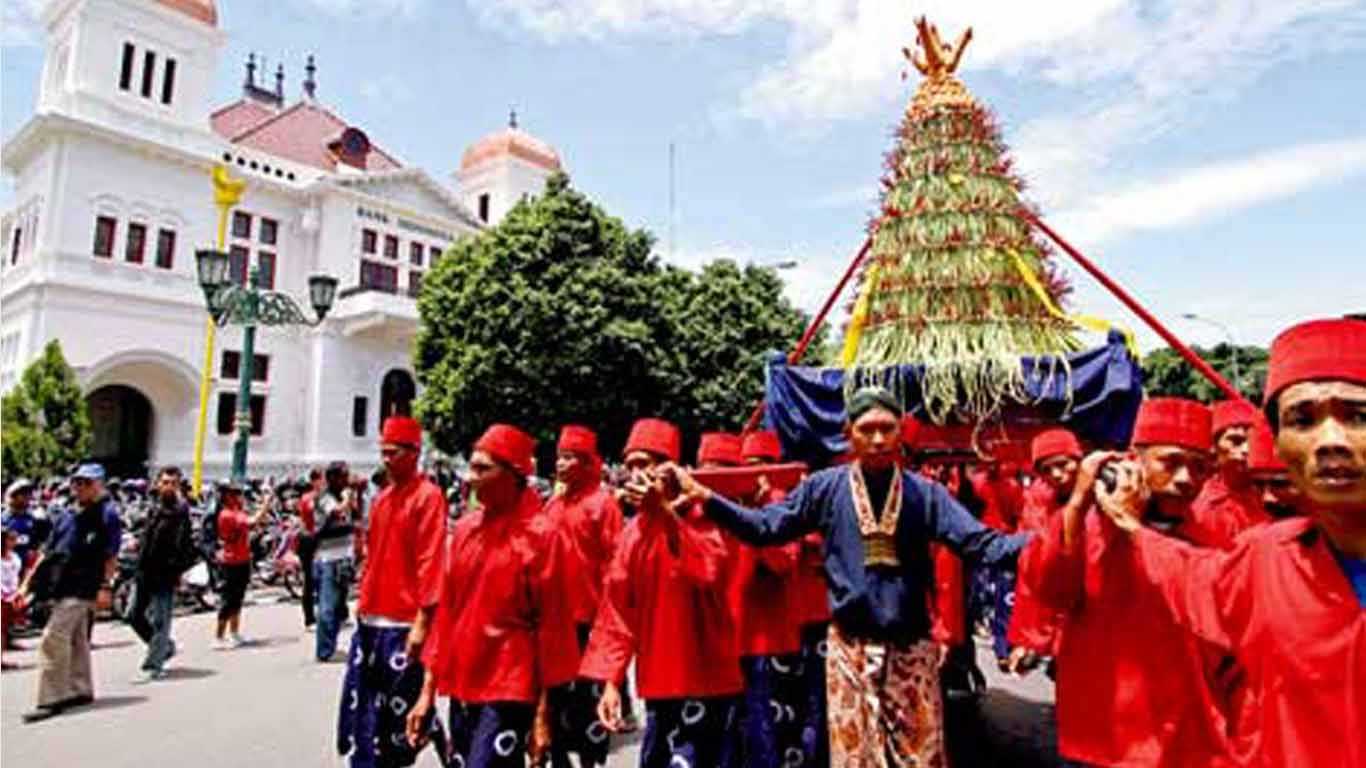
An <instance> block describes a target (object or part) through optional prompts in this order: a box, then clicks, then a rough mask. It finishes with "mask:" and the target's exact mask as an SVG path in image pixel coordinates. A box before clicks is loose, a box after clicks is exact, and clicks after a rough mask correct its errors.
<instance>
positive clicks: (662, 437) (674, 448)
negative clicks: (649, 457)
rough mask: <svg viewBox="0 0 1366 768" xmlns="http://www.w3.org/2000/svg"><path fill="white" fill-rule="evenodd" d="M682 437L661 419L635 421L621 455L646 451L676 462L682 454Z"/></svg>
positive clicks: (676, 429) (673, 427) (674, 428)
mask: <svg viewBox="0 0 1366 768" xmlns="http://www.w3.org/2000/svg"><path fill="white" fill-rule="evenodd" d="M682 443H683V436H682V435H681V434H679V431H678V427H675V426H674V425H672V424H670V423H669V422H667V421H665V420H663V419H637V420H636V423H635V424H633V425H631V435H630V436H629V437H627V438H626V448H625V449H623V450H622V455H625V454H628V453H633V452H635V451H647V452H649V453H653V454H654V455H656V456H661V457H663V458H665V459H668V460H669V461H678V459H679V457H680V456H681V455H682V453H683V448H682V447H681V446H682Z"/></svg>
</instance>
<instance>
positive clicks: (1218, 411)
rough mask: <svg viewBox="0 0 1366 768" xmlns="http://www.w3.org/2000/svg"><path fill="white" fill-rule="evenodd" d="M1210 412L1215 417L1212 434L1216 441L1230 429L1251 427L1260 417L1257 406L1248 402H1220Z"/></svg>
mask: <svg viewBox="0 0 1366 768" xmlns="http://www.w3.org/2000/svg"><path fill="white" fill-rule="evenodd" d="M1210 411H1211V413H1212V415H1213V426H1212V427H1211V431H1210V434H1212V435H1213V436H1214V439H1215V440H1218V439H1219V433H1220V432H1223V431H1224V430H1226V429H1228V428H1229V427H1238V426H1243V427H1250V426H1252V424H1253V423H1254V422H1256V421H1257V419H1258V418H1259V417H1260V414H1258V413H1257V408H1256V406H1254V405H1253V404H1252V403H1249V402H1248V401H1246V400H1220V401H1219V402H1217V403H1215V404H1214V405H1213V406H1211V407H1210Z"/></svg>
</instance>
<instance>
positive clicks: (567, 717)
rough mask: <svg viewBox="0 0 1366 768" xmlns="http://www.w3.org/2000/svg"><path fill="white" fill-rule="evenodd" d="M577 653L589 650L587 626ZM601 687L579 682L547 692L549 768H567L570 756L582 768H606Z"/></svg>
mask: <svg viewBox="0 0 1366 768" xmlns="http://www.w3.org/2000/svg"><path fill="white" fill-rule="evenodd" d="M577 630H578V641H579V652H580V653H583V650H584V649H585V648H587V647H588V633H589V630H590V627H589V625H587V624H580V625H579V626H578V628H577ZM602 688H603V686H602V683H601V682H598V681H596V680H587V679H579V680H575V681H573V682H571V683H568V684H566V685H562V686H559V687H558V688H552V689H551V690H550V694H549V697H550V713H551V718H552V720H551V740H550V765H551V768H570V765H571V763H570V762H569V754H570V753H571V752H573V753H576V754H578V756H579V765H580V766H582V768H590V766H598V765H605V764H606V763H607V752H608V749H609V748H610V747H611V740H610V738H609V736H610V734H609V732H608V730H607V727H606V726H605V725H603V724H602V721H601V720H598V700H599V699H601V698H602ZM629 696H630V694H629V692H628V691H627V690H625V689H623V690H622V704H623V705H624V704H625V703H626V702H627V701H629Z"/></svg>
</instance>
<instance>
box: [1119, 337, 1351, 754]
mask: <svg viewBox="0 0 1366 768" xmlns="http://www.w3.org/2000/svg"><path fill="white" fill-rule="evenodd" d="M1265 407H1266V415H1267V419H1268V420H1269V421H1270V423H1271V428H1272V429H1273V430H1274V431H1275V433H1276V448H1277V452H1278V453H1279V454H1280V456H1281V458H1282V459H1284V460H1285V463H1286V466H1287V467H1288V469H1289V472H1290V477H1291V479H1292V480H1293V481H1294V483H1295V485H1296V487H1298V488H1299V489H1300V491H1301V493H1302V494H1303V499H1302V505H1303V508H1304V511H1305V512H1306V513H1307V517H1296V518H1291V519H1287V520H1282V521H1279V522H1276V523H1272V524H1270V525H1265V526H1261V527H1259V528H1257V529H1255V530H1253V531H1250V532H1248V533H1246V534H1244V535H1243V536H1241V537H1240V538H1239V539H1238V542H1237V544H1236V546H1235V548H1234V549H1233V551H1231V552H1213V551H1208V550H1199V549H1196V548H1193V547H1188V546H1185V545H1183V544H1181V543H1180V542H1176V541H1172V540H1170V539H1167V538H1164V537H1161V536H1157V535H1154V534H1153V532H1151V531H1149V530H1148V529H1147V528H1145V527H1143V526H1141V525H1139V524H1138V521H1137V517H1136V515H1135V510H1136V509H1138V508H1140V507H1141V506H1142V505H1143V503H1144V497H1143V493H1142V486H1141V485H1140V484H1138V483H1137V482H1135V480H1134V478H1135V475H1136V471H1135V469H1134V468H1133V467H1132V466H1131V465H1128V464H1125V465H1121V466H1119V467H1118V469H1119V474H1120V480H1119V484H1118V487H1117V488H1116V490H1115V492H1114V493H1113V494H1107V495H1102V496H1101V497H1100V501H1101V508H1102V509H1103V510H1104V511H1105V513H1106V515H1107V516H1108V519H1109V520H1110V521H1112V523H1113V527H1114V528H1116V529H1117V530H1119V531H1122V532H1124V533H1127V534H1128V535H1129V536H1130V537H1131V541H1132V543H1133V546H1134V548H1135V550H1136V553H1137V554H1138V555H1139V556H1138V557H1137V558H1135V559H1136V561H1137V562H1138V564H1139V565H1140V567H1141V569H1142V575H1143V577H1144V578H1145V579H1147V580H1148V582H1149V583H1151V584H1153V585H1155V586H1156V587H1158V588H1159V589H1160V594H1161V595H1162V596H1163V598H1164V602H1165V604H1166V607H1167V609H1168V610H1169V611H1170V612H1171V615H1173V616H1174V617H1175V620H1176V621H1177V623H1178V624H1179V625H1180V626H1181V627H1183V628H1185V629H1186V630H1188V631H1191V632H1194V633H1195V634H1196V635H1197V636H1198V637H1200V638H1201V639H1202V640H1204V641H1206V642H1209V643H1212V644H1214V645H1215V646H1217V647H1219V648H1221V649H1224V650H1226V651H1227V652H1229V653H1232V654H1233V655H1234V657H1235V658H1236V660H1237V663H1238V664H1239V665H1240V666H1241V667H1242V668H1243V669H1244V670H1245V671H1246V673H1247V680H1248V683H1247V684H1248V687H1249V690H1251V691H1252V693H1253V696H1254V697H1255V700H1256V701H1257V702H1258V706H1257V720H1256V722H1255V723H1253V724H1252V726H1251V730H1252V732H1253V733H1252V739H1251V743H1252V749H1251V756H1250V763H1251V764H1252V765H1256V766H1261V767H1264V768H1272V767H1273V766H1274V767H1276V768H1281V767H1282V766H1311V765H1312V766H1314V767H1315V768H1357V767H1358V766H1361V765H1366V322H1363V321H1361V320H1354V319H1342V320H1320V321H1312V322H1307V323H1303V324H1300V325H1297V326H1295V327H1293V328H1290V329H1289V330H1287V331H1285V332H1284V333H1282V334H1281V335H1280V336H1278V337H1277V338H1276V340H1275V341H1274V342H1272V345H1271V354H1270V360H1269V362H1268V365H1267V383H1266V406H1265Z"/></svg>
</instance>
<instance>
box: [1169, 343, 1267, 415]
mask: <svg viewBox="0 0 1366 768" xmlns="http://www.w3.org/2000/svg"><path fill="white" fill-rule="evenodd" d="M1192 349H1194V350H1195V353H1196V354H1197V355H1199V356H1200V357H1202V358H1204V359H1205V360H1206V361H1208V362H1209V364H1210V365H1212V366H1214V369H1215V370H1216V371H1218V372H1219V374H1220V375H1221V376H1223V377H1224V378H1225V379H1228V381H1229V383H1230V384H1233V386H1234V387H1236V388H1237V389H1238V390H1239V391H1240V392H1242V393H1243V395H1244V396H1245V397H1246V398H1247V399H1248V400H1251V401H1252V402H1254V403H1260V402H1261V400H1262V391H1263V388H1264V387H1265V386H1266V357H1267V353H1266V350H1265V349H1263V348H1262V347H1252V346H1246V347H1244V346H1239V347H1234V346H1232V345H1229V344H1218V345H1215V346H1213V347H1209V348H1202V347H1192ZM1235 355H1236V356H1237V362H1238V364H1237V369H1238V370H1237V375H1236V376H1235V375H1234V364H1233V361H1234V357H1235ZM1143 389H1144V391H1146V392H1147V393H1148V395H1150V396H1154V395H1168V396H1172V397H1189V398H1192V399H1195V400H1199V401H1201V402H1205V403H1211V402H1214V401H1216V400H1222V399H1224V395H1223V393H1222V392H1220V391H1219V390H1218V389H1217V388H1216V387H1215V386H1214V385H1213V384H1212V383H1210V382H1209V381H1208V380H1207V379H1206V378H1205V377H1204V376H1201V375H1200V374H1199V373H1197V372H1196V371H1195V369H1194V368H1193V367H1191V365H1190V363H1187V362H1186V361H1185V360H1184V359H1183V358H1182V357H1181V356H1180V355H1178V354H1177V353H1176V350H1174V349H1171V348H1170V347H1163V348H1161V349H1156V350H1153V351H1152V352H1149V353H1148V354H1147V355H1145V356H1144V357H1143Z"/></svg>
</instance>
